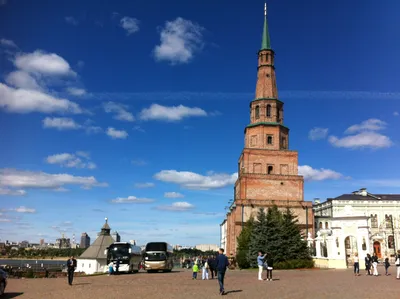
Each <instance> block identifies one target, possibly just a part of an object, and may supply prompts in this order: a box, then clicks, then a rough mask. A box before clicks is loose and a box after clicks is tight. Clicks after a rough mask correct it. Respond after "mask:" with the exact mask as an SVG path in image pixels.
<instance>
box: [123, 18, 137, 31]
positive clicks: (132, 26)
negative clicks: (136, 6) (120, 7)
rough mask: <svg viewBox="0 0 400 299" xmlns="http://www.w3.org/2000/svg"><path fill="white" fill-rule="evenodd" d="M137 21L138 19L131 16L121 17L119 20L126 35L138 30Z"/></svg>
mask: <svg viewBox="0 0 400 299" xmlns="http://www.w3.org/2000/svg"><path fill="white" fill-rule="evenodd" d="M139 23H140V21H139V20H138V19H135V18H131V17H123V18H122V19H121V21H120V25H121V27H122V28H124V29H125V30H126V33H127V35H131V34H133V33H135V32H138V31H139Z"/></svg>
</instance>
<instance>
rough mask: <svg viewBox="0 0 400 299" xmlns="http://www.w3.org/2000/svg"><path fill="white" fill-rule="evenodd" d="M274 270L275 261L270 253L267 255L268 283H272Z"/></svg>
mask: <svg viewBox="0 0 400 299" xmlns="http://www.w3.org/2000/svg"><path fill="white" fill-rule="evenodd" d="M273 269H274V259H273V258H272V255H271V254H270V253H268V254H267V281H272V270H273Z"/></svg>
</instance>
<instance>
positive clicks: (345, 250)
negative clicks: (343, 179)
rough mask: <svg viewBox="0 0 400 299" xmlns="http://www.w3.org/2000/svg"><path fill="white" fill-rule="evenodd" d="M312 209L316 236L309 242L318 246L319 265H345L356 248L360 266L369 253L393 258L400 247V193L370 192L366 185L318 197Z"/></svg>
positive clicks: (339, 266) (331, 266)
mask: <svg viewBox="0 0 400 299" xmlns="http://www.w3.org/2000/svg"><path fill="white" fill-rule="evenodd" d="M313 210H314V221H315V223H314V225H315V231H316V233H317V236H316V238H315V239H312V238H310V237H309V243H310V245H311V244H314V246H315V255H316V259H315V261H316V265H317V266H321V267H329V268H346V267H348V266H349V265H352V264H353V262H352V261H353V257H354V254H355V253H356V252H357V253H358V254H359V257H360V268H361V269H364V268H365V263H364V258H365V256H366V255H367V253H369V254H371V255H372V254H373V253H376V254H377V255H378V258H379V259H382V260H384V259H385V258H386V257H389V258H391V260H392V261H394V255H395V250H396V251H397V250H398V249H400V194H371V193H368V192H367V189H365V188H363V189H360V190H359V191H355V192H353V193H351V194H343V195H340V196H338V197H336V198H328V199H327V200H326V201H325V202H322V203H320V202H318V201H315V203H314V205H313Z"/></svg>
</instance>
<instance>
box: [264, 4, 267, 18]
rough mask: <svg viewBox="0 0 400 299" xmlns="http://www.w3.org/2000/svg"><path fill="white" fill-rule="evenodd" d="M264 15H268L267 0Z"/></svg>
mask: <svg viewBox="0 0 400 299" xmlns="http://www.w3.org/2000/svg"><path fill="white" fill-rule="evenodd" d="M264 16H267V2H265V4H264Z"/></svg>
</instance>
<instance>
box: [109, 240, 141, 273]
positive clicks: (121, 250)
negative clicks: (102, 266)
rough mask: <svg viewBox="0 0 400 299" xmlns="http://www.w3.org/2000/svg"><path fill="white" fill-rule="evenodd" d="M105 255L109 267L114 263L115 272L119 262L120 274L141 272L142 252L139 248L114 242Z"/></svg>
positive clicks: (125, 243) (126, 243)
mask: <svg viewBox="0 0 400 299" xmlns="http://www.w3.org/2000/svg"><path fill="white" fill-rule="evenodd" d="M105 254H106V256H107V265H109V264H110V263H111V262H112V263H113V264H114V267H113V268H114V271H116V264H117V261H119V269H118V272H128V273H133V272H138V271H139V270H140V264H141V262H142V250H141V248H140V247H139V246H136V245H132V244H131V243H128V242H114V243H112V244H111V245H110V246H109V247H108V248H107V249H106V252H105Z"/></svg>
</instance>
